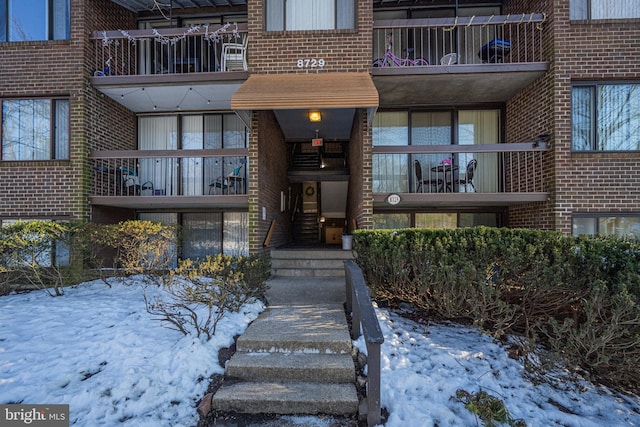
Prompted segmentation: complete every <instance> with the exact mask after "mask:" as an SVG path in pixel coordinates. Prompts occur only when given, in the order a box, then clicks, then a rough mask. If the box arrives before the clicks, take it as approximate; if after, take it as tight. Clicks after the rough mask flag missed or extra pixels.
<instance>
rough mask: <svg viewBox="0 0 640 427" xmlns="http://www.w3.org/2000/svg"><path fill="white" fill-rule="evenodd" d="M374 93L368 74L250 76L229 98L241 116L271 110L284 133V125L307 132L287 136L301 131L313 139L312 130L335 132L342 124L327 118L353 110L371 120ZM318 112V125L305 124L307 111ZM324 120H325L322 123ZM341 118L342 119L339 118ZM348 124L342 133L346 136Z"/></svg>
mask: <svg viewBox="0 0 640 427" xmlns="http://www.w3.org/2000/svg"><path fill="white" fill-rule="evenodd" d="M378 102H379V101H378V91H377V89H376V87H375V85H374V84H373V80H372V79H371V75H370V74H369V73H319V74H254V75H251V76H249V78H248V79H247V80H246V81H245V82H244V83H243V84H242V86H240V88H239V89H238V90H237V91H236V92H235V93H234V94H233V95H232V97H231V108H232V109H233V110H235V111H236V112H237V113H239V115H240V116H241V117H242V116H243V114H242V113H243V112H244V113H248V112H250V111H252V110H274V111H275V113H276V116H277V117H278V120H279V121H280V122H281V126H282V127H283V130H284V131H285V134H287V133H288V132H287V125H289V126H291V127H294V126H297V127H300V126H303V125H304V126H307V127H309V129H292V132H291V134H296V135H299V134H300V133H301V132H302V133H304V134H305V135H307V136H308V137H309V138H311V137H313V136H314V135H313V132H312V129H314V128H315V129H318V128H319V129H320V136H321V137H322V136H323V135H322V133H323V129H326V130H327V132H328V129H329V128H331V129H332V131H334V132H335V131H336V129H337V128H338V127H343V126H342V124H338V123H329V122H328V121H329V120H330V119H331V117H336V118H340V117H342V116H344V115H345V114H336V113H337V112H338V111H343V112H345V113H347V112H348V113H349V114H348V115H350V116H352V114H353V111H355V109H356V108H366V109H367V110H368V119H369V121H371V120H372V119H373V115H374V113H375V110H376V109H377V107H378ZM310 110H318V111H320V112H321V113H322V123H315V124H312V123H309V121H308V119H306V115H307V112H308V111H310ZM325 118H326V119H327V120H325ZM342 119H344V117H342ZM350 129H351V121H349V122H348V126H347V128H346V129H345V130H344V131H345V132H346V135H347V136H348V135H349V131H350Z"/></svg>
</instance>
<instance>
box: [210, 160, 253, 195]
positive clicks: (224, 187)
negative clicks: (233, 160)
mask: <svg viewBox="0 0 640 427" xmlns="http://www.w3.org/2000/svg"><path fill="white" fill-rule="evenodd" d="M243 167H244V163H242V164H240V166H238V167H236V168H234V169H233V171H232V172H231V173H230V174H228V175H226V176H222V175H221V176H219V177H218V178H216V179H215V180H214V181H213V182H212V183H211V184H209V194H213V193H212V191H216V189H219V190H220V192H221V193H222V194H225V193H226V194H229V191H230V189H231V188H233V191H234V193H235V194H238V188H239V187H242V189H243V190H244V180H245V178H244V173H243V172H242V168H243ZM241 194H244V191H242V192H241Z"/></svg>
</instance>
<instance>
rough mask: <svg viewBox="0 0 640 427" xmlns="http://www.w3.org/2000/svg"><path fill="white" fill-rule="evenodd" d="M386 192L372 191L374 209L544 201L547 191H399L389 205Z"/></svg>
mask: <svg viewBox="0 0 640 427" xmlns="http://www.w3.org/2000/svg"><path fill="white" fill-rule="evenodd" d="M387 196H388V194H381V193H374V195H373V208H374V209H375V210H376V211H383V210H387V211H398V210H406V209H410V210H415V209H429V208H438V209H442V208H465V207H505V206H512V205H519V204H524V203H537V202H546V201H547V200H548V198H549V193H464V192H462V193H400V203H399V204H397V205H389V204H387V202H386V198H387Z"/></svg>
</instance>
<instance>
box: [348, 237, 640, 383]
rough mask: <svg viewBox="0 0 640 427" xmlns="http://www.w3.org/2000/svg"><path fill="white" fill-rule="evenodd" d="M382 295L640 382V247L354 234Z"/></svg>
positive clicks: (607, 241) (589, 240)
mask: <svg viewBox="0 0 640 427" xmlns="http://www.w3.org/2000/svg"><path fill="white" fill-rule="evenodd" d="M353 248H354V249H355V251H356V253H357V259H356V260H357V262H358V264H359V265H360V267H361V268H362V270H363V272H364V275H365V277H366V279H367V281H368V283H369V285H370V286H371V288H372V291H373V293H374V295H375V297H376V298H377V299H378V300H379V301H381V302H385V303H388V304H396V303H399V302H409V303H412V304H414V305H416V306H417V307H418V308H420V309H422V310H424V311H425V313H426V314H427V315H428V316H432V317H436V318H446V319H465V320H469V321H472V322H474V323H475V324H476V325H478V326H480V327H482V328H484V329H485V330H487V331H489V332H491V333H493V334H494V335H496V336H501V335H503V334H508V333H518V334H523V335H525V336H526V337H529V338H530V339H532V340H536V341H542V342H544V343H546V344H547V345H549V346H550V347H551V348H552V349H553V350H554V352H555V353H556V354H558V355H559V356H561V357H563V358H564V359H565V360H566V361H567V362H569V363H573V364H576V365H580V366H582V367H584V368H586V369H588V370H589V371H591V372H593V373H595V374H598V375H599V376H600V377H602V378H607V379H608V380H610V381H613V382H615V383H616V384H620V385H623V384H624V385H632V386H635V387H637V386H638V378H640V375H639V374H640V308H639V307H640V306H639V304H638V302H639V298H640V244H639V243H638V242H636V241H623V240H618V239H614V238H606V237H578V238H575V237H567V236H564V235H562V234H561V233H556V232H548V231H540V230H521V229H506V228H487V227H475V228H463V229H456V230H427V229H402V230H384V231H364V230H360V231H356V232H355V233H354V240H353Z"/></svg>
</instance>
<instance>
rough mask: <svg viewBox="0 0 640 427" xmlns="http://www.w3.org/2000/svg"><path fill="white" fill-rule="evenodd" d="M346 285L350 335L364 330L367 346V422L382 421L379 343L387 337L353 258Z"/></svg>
mask: <svg viewBox="0 0 640 427" xmlns="http://www.w3.org/2000/svg"><path fill="white" fill-rule="evenodd" d="M344 271H345V279H346V285H347V305H346V308H347V313H350V314H351V338H352V339H354V340H356V339H358V338H359V337H360V335H361V331H362V333H363V335H364V340H365V343H366V345H367V366H368V376H367V384H368V387H367V398H366V402H367V425H368V426H375V425H377V424H380V419H381V411H380V376H381V374H380V364H381V363H380V359H381V358H380V346H381V345H382V343H384V336H383V335H382V330H381V329H380V323H378V318H377V317H376V312H375V310H374V309H373V304H372V303H371V297H370V296H369V290H368V288H367V285H366V283H365V280H364V276H363V275H362V270H361V269H360V267H358V265H357V264H356V263H355V262H353V261H351V260H345V261H344ZM361 327H362V329H361Z"/></svg>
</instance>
